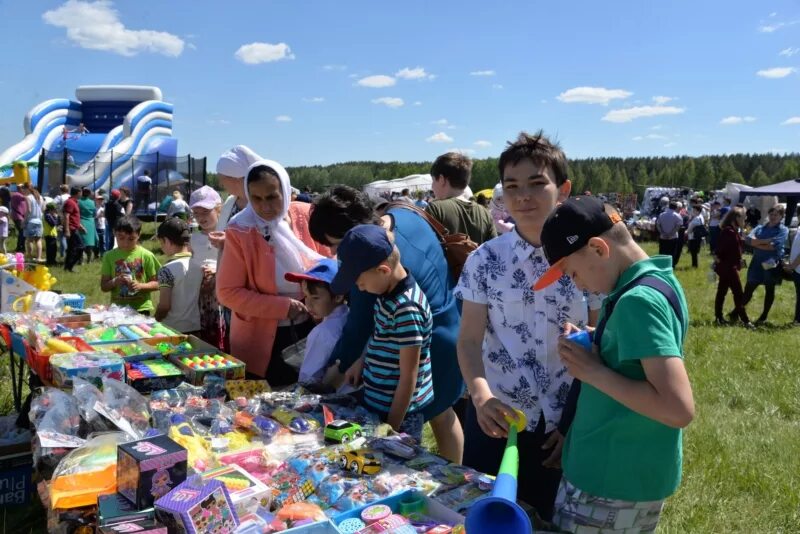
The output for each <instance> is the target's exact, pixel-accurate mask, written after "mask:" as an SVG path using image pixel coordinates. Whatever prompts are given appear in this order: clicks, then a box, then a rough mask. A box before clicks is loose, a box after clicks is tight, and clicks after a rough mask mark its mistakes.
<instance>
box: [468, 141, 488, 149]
mask: <svg viewBox="0 0 800 534" xmlns="http://www.w3.org/2000/svg"><path fill="white" fill-rule="evenodd" d="M472 144H473V145H475V146H476V147H478V148H489V147H490V146H492V143H490V142H489V141H483V140H480V141H475V142H474V143H472Z"/></svg>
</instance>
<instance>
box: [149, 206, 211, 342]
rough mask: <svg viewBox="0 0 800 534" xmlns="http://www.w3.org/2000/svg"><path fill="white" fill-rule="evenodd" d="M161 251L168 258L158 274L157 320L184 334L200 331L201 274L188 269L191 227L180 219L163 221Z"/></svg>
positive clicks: (159, 234) (160, 240)
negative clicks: (199, 296) (198, 301)
mask: <svg viewBox="0 0 800 534" xmlns="http://www.w3.org/2000/svg"><path fill="white" fill-rule="evenodd" d="M156 235H157V236H158V241H159V243H161V250H162V251H163V252H164V254H166V255H167V256H169V258H168V259H167V262H166V263H165V264H164V266H163V267H161V269H160V270H159V271H158V289H159V292H160V294H159V300H158V307H157V308H156V320H158V321H161V322H162V323H164V324H165V325H166V326H168V327H170V328H172V329H174V330H177V331H179V332H182V333H184V334H190V333H191V334H195V333H197V332H198V331H199V330H200V308H199V307H198V305H197V296H198V294H199V292H200V282H201V274H200V273H199V272H197V271H192V270H190V269H189V262H190V261H191V259H192V253H191V252H190V251H189V238H190V236H191V233H190V232H189V225H188V224H186V221H184V220H183V219H179V218H178V217H172V218H170V219H167V220H166V221H164V222H163V223H162V224H161V226H159V227H158V233H157V234H156Z"/></svg>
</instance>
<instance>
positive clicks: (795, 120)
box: [781, 117, 800, 126]
mask: <svg viewBox="0 0 800 534" xmlns="http://www.w3.org/2000/svg"><path fill="white" fill-rule="evenodd" d="M781 124H782V125H783V126H794V125H795V124H800V117H789V118H788V119H786V120H785V121H783V122H782V123H781Z"/></svg>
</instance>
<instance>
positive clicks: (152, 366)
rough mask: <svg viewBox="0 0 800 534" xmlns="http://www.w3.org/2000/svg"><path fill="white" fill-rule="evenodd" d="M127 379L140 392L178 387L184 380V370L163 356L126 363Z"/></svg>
mask: <svg viewBox="0 0 800 534" xmlns="http://www.w3.org/2000/svg"><path fill="white" fill-rule="evenodd" d="M125 376H126V378H125V380H126V382H127V383H128V385H130V386H131V387H132V388H133V389H135V390H136V391H138V392H140V393H145V394H146V393H150V392H151V391H158V390H161V389H172V388H176V387H178V386H179V385H181V383H182V382H183V372H182V371H181V369H179V368H178V367H177V366H175V364H173V363H171V362H168V361H167V360H163V359H161V358H158V359H154V360H144V361H138V362H126V363H125Z"/></svg>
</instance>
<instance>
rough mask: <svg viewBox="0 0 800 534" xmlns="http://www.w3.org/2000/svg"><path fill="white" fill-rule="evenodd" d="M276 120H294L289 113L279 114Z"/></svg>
mask: <svg viewBox="0 0 800 534" xmlns="http://www.w3.org/2000/svg"><path fill="white" fill-rule="evenodd" d="M275 122H292V118H291V117H290V116H289V115H278V116H277V117H275Z"/></svg>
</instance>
